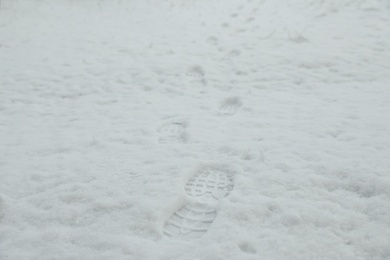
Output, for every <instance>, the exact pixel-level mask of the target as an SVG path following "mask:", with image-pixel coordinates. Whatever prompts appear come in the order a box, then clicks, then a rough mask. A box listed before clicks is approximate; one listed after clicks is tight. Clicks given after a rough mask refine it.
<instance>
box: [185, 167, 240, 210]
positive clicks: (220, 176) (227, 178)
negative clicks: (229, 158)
mask: <svg viewBox="0 0 390 260" xmlns="http://www.w3.org/2000/svg"><path fill="white" fill-rule="evenodd" d="M232 189H233V176H232V174H226V173H225V172H223V171H222V170H219V169H215V168H206V169H203V170H202V171H200V172H199V173H197V174H195V176H193V177H192V178H191V179H190V180H189V181H188V183H187V185H186V187H185V190H186V192H187V195H189V196H191V197H192V198H193V199H196V200H197V201H200V202H203V203H214V202H218V201H219V200H221V199H222V198H224V197H226V196H227V195H229V193H230V191H231V190H232Z"/></svg>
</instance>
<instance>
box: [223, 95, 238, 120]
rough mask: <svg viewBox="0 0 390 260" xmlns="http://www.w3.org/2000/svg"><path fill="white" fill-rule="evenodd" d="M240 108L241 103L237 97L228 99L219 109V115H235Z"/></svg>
mask: <svg viewBox="0 0 390 260" xmlns="http://www.w3.org/2000/svg"><path fill="white" fill-rule="evenodd" d="M241 106H242V101H241V99H240V98H239V97H230V98H227V99H225V100H224V101H223V102H222V103H221V105H220V107H219V114H220V115H225V116H232V115H234V114H235V113H237V111H238V109H239V108H240V107H241Z"/></svg>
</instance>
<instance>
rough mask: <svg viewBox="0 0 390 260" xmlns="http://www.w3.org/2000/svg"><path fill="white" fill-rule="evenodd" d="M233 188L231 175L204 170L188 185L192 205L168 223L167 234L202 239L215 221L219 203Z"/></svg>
mask: <svg viewBox="0 0 390 260" xmlns="http://www.w3.org/2000/svg"><path fill="white" fill-rule="evenodd" d="M233 185H234V184H233V174H232V173H231V172H227V171H224V170H222V169H218V168H214V167H206V168H203V169H202V170H201V171H199V172H198V173H197V174H195V175H194V176H193V177H192V178H191V179H190V180H189V181H188V182H187V184H186V186H185V190H186V193H187V195H188V196H189V202H188V203H187V204H186V205H184V206H183V207H182V208H180V209H179V210H177V211H176V212H175V213H174V214H173V215H172V216H171V217H170V218H169V219H168V220H167V222H166V223H165V226H164V234H165V235H167V236H169V237H174V238H182V239H193V238H199V237H201V236H202V235H203V234H204V233H206V232H207V230H208V229H209V228H210V226H211V224H212V223H213V221H214V220H215V218H216V216H217V210H216V209H217V207H218V204H219V202H220V200H221V199H222V198H224V197H226V196H227V195H228V194H229V193H230V192H231V191H232V190H233Z"/></svg>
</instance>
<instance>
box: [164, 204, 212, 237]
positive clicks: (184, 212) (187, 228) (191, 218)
mask: <svg viewBox="0 0 390 260" xmlns="http://www.w3.org/2000/svg"><path fill="white" fill-rule="evenodd" d="M216 216H217V212H216V210H215V209H214V208H209V207H207V205H202V204H196V203H195V204H191V203H188V204H186V205H184V207H182V208H180V209H179V210H178V211H176V212H175V213H174V214H173V215H172V216H171V217H170V218H169V220H168V221H167V222H166V224H165V227H164V234H165V235H167V236H169V237H176V238H184V239H193V238H198V237H200V236H202V235H203V234H204V233H206V232H207V230H208V229H209V227H210V226H211V224H212V223H213V221H214V219H215V218H216Z"/></svg>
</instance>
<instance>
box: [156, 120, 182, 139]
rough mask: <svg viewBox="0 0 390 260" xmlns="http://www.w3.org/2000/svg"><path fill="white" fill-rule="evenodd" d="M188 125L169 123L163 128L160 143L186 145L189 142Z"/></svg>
mask: <svg viewBox="0 0 390 260" xmlns="http://www.w3.org/2000/svg"><path fill="white" fill-rule="evenodd" d="M185 128H186V125H185V124H184V123H180V122H174V123H169V124H166V125H164V126H162V127H161V129H160V137H159V142H160V143H162V144H164V143H184V142H186V141H187V134H186V131H185Z"/></svg>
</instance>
